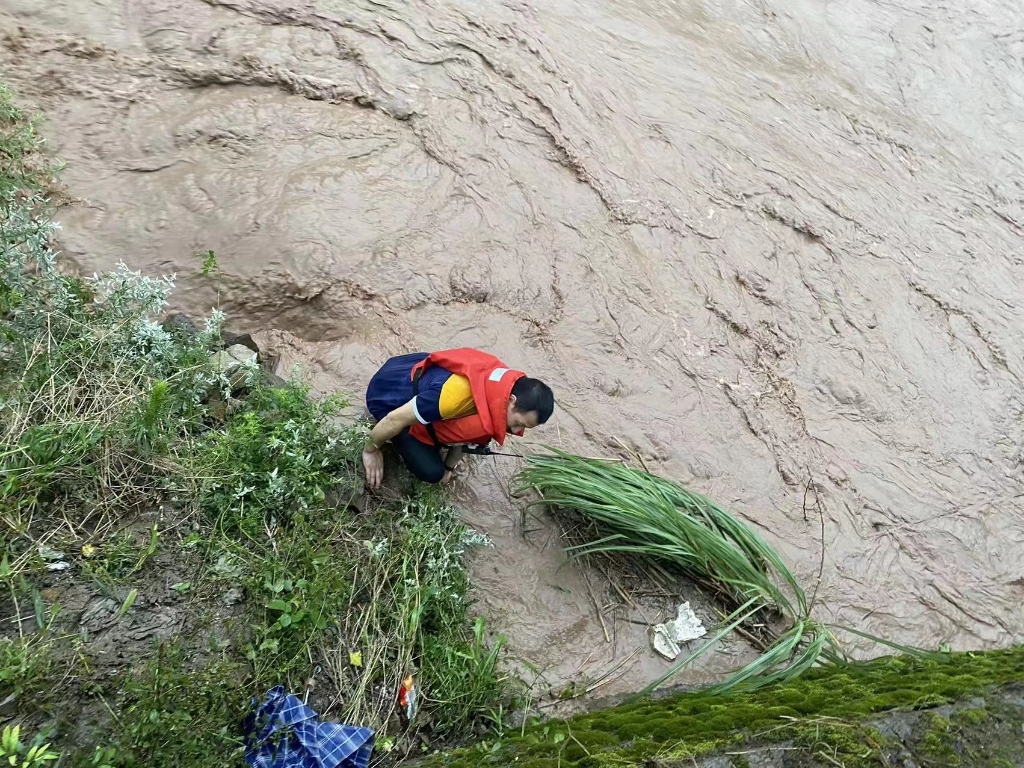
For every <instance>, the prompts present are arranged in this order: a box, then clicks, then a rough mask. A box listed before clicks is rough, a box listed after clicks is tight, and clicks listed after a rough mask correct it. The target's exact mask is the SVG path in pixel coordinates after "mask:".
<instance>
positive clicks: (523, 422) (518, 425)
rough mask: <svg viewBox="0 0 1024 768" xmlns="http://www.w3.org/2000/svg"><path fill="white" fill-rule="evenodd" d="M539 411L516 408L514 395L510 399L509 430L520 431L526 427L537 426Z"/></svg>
mask: <svg viewBox="0 0 1024 768" xmlns="http://www.w3.org/2000/svg"><path fill="white" fill-rule="evenodd" d="M537 421H538V418H537V412H536V411H527V412H526V413H523V412H522V411H517V410H516V396H515V395H512V397H510V398H509V399H508V431H509V432H519V431H521V430H525V429H533V428H534V427H536V426H537Z"/></svg>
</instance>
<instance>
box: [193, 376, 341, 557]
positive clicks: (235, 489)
mask: <svg viewBox="0 0 1024 768" xmlns="http://www.w3.org/2000/svg"><path fill="white" fill-rule="evenodd" d="M308 395H309V390H308V388H306V387H301V386H298V385H289V386H287V387H280V388H272V387H265V386H263V387H257V388H255V390H254V391H253V392H252V393H251V394H250V396H249V397H248V398H247V400H246V402H245V406H244V410H242V411H241V412H239V413H237V414H235V415H233V417H232V418H231V419H230V420H229V421H228V422H227V424H226V426H225V429H224V431H217V432H211V433H210V434H209V435H208V436H207V438H206V439H205V441H204V442H203V444H202V445H201V446H200V450H199V454H198V459H197V462H196V463H197V471H198V474H199V475H200V476H201V477H202V478H203V479H202V480H201V504H202V506H203V508H204V509H205V510H206V511H207V512H208V514H209V515H210V516H211V517H212V518H213V519H215V520H217V521H219V524H220V525H221V527H222V528H223V530H225V531H236V530H242V531H243V532H244V533H246V534H247V535H250V536H253V537H257V538H258V537H260V536H261V535H262V534H263V533H264V532H265V530H266V525H267V524H268V522H269V521H270V520H271V519H273V520H286V519H287V518H289V517H290V516H291V515H293V514H295V513H297V512H302V511H306V510H309V509H311V508H314V507H318V506H322V505H323V504H324V502H325V500H326V492H325V489H330V488H333V487H335V486H339V485H343V481H344V480H346V479H348V480H349V485H351V484H352V483H351V478H352V477H353V472H352V469H351V459H352V455H353V448H352V446H351V445H350V442H351V441H350V440H349V439H348V436H347V434H346V433H345V431H343V430H341V429H339V428H338V427H335V426H333V424H332V419H333V418H334V417H335V416H336V415H337V414H338V413H339V412H340V411H341V409H342V408H344V407H345V401H344V400H343V399H342V398H340V397H328V398H325V399H323V400H322V401H319V402H314V401H313V400H311V399H310V398H309V397H308Z"/></svg>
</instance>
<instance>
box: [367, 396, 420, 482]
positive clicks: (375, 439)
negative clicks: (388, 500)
mask: <svg viewBox="0 0 1024 768" xmlns="http://www.w3.org/2000/svg"><path fill="white" fill-rule="evenodd" d="M416 421H417V419H416V413H415V412H414V411H413V409H412V403H411V402H410V403H406V404H405V405H403V406H401V407H400V408H395V410H393V411H392V412H391V413H389V414H388V415H387V416H385V417H384V418H383V419H381V420H380V421H378V422H377V424H376V426H374V428H373V429H372V430H371V431H370V444H369V445H368V446H366V448H364V449H363V468H364V469H365V470H366V484H367V485H368V486H370V488H371V489H372V490H377V489H378V488H379V487H380V484H381V481H382V480H383V479H384V456H383V454H382V453H381V452H380V449H381V446H383V445H384V443H386V442H387V441H388V440H390V439H391V438H393V437H395V436H396V435H398V433H399V432H401V431H402V430H403V429H405V428H406V427H411V426H412V425H413V424H415V423H416Z"/></svg>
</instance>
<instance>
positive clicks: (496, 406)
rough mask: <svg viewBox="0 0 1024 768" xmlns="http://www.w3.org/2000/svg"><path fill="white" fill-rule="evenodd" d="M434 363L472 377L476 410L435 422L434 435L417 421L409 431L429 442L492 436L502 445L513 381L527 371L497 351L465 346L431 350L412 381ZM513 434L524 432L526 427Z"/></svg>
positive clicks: (484, 440)
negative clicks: (505, 360)
mask: <svg viewBox="0 0 1024 768" xmlns="http://www.w3.org/2000/svg"><path fill="white" fill-rule="evenodd" d="M431 365H439V366H441V367H442V368H444V369H445V370H446V371H449V372H451V373H454V374H457V375H459V376H465V377H466V378H467V379H469V390H470V392H471V393H472V394H473V402H474V403H475V404H476V413H474V414H473V415H471V416H462V417H461V418H458V419H444V420H442V421H436V422H434V423H433V424H431V425H430V427H431V428H432V429H433V435H431V429H429V428H428V427H427V426H426V425H424V424H420V423H419V422H417V423H416V424H413V425H412V427H410V428H409V434H410V435H412V436H413V437H415V438H416V439H417V440H419V441H420V442H422V443H427V444H428V445H434V444H436V443H441V444H442V445H461V444H463V443H468V444H471V445H487V444H488V443H489V442H490V441H491V440H497V441H498V445H502V444H503V443H504V442H505V435H506V433H507V431H508V399H509V397H511V395H512V385H513V384H515V383H516V382H517V381H518V380H519V379H521V378H522V377H523V376H525V375H526V374H525V373H523V372H522V371H514V370H511V369H510V368H508V367H507V366H506V365H505V364H504V363H503V362H501V360H499V359H498V358H496V357H494V355H489V354H487V353H486V352H481V351H479V350H477V349H470V348H468V347H463V348H461V349H448V350H445V351H443V352H431V353H430V354H429V355H427V357H426V358H425V359H424V360H422V361H420V362H419V363H417V364H416V365H415V366H413V369H412V380H413V382H416V381H418V380H419V377H420V376H421V375H422V374H423V372H424V371H425V370H426V369H427V368H429V367H430V366H431ZM514 434H516V435H519V436H522V434H523V430H520V431H518V432H515V433H514ZM435 436H436V439H435Z"/></svg>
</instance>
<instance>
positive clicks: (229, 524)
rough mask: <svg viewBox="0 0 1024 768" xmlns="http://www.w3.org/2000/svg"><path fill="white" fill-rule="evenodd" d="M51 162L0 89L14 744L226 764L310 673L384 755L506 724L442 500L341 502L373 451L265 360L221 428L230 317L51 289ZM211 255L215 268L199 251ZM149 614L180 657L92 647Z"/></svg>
mask: <svg viewBox="0 0 1024 768" xmlns="http://www.w3.org/2000/svg"><path fill="white" fill-rule="evenodd" d="M53 170H54V166H53V165H52V163H50V162H49V161H47V160H46V158H45V156H44V155H43V154H42V153H41V151H40V140H39V136H38V133H37V131H36V127H35V123H34V122H33V120H31V119H30V118H29V117H28V116H27V115H25V114H24V113H23V112H22V111H21V110H19V109H18V108H17V107H16V105H15V104H14V101H13V97H12V96H11V94H10V93H9V92H8V91H7V90H5V89H0V248H2V253H0V582H2V586H3V589H2V590H0V601H2V602H3V603H4V605H3V606H2V610H4V611H7V613H5V615H8V616H16V617H19V620H17V621H15V622H12V623H11V624H10V628H9V630H8V631H7V633H4V632H3V631H2V630H0V701H2V700H4V699H5V698H7V697H8V696H13V699H12V700H11V702H8V704H11V703H12V702H13V705H14V708H15V711H14V717H15V719H16V720H17V721H19V722H24V723H25V724H26V732H27V727H28V726H32V727H35V726H38V727H40V728H46V729H49V730H48V732H52V736H53V741H54V745H55V748H56V749H59V750H60V751H61V752H62V753H63V756H64V757H63V762H62V763H61V764H62V765H64V764H67V765H76V766H93V768H102V766H110V767H111V768H128V767H129V766H132V767H134V766H150V765H176V766H183V767H185V766H187V767H189V768H191V767H192V766H195V767H200V766H211V768H212V767H213V766H217V767H218V768H219V767H220V766H223V765H226V764H231V763H232V761H235V762H237V755H238V750H239V748H240V744H241V736H242V734H241V715H242V714H243V712H244V711H245V708H246V707H247V706H248V705H249V702H250V699H251V698H253V697H257V698H259V697H262V696H263V694H264V693H265V692H266V691H267V690H268V689H269V688H270V687H272V686H274V685H277V684H282V685H284V686H286V688H287V689H288V690H290V691H292V692H295V693H297V694H299V695H302V694H303V692H304V689H305V686H306V681H307V680H308V679H310V678H311V677H314V673H316V674H315V681H314V683H313V686H312V694H313V696H312V698H311V703H314V702H320V704H319V706H321V707H322V708H326V714H327V715H328V716H329V717H330V719H332V720H336V721H342V722H351V723H358V724H360V725H369V726H371V727H373V728H374V729H375V730H376V731H377V732H378V737H379V738H380V739H381V740H382V744H388V745H394V744H398V745H399V746H401V742H402V741H403V739H404V743H405V745H406V746H408V745H411V744H418V739H417V734H418V733H420V732H422V733H424V734H425V735H426V736H428V738H429V739H430V740H431V741H434V742H437V741H444V740H450V741H451V740H459V739H462V738H465V737H466V736H467V735H469V734H472V733H475V732H476V730H477V729H478V728H479V727H489V728H496V729H500V728H501V725H502V719H503V717H504V712H505V710H506V708H507V707H508V706H509V704H510V702H511V700H512V696H513V694H514V691H515V681H512V680H509V679H507V678H506V677H505V676H503V675H502V674H501V672H500V671H499V664H498V657H499V655H500V649H501V643H502V641H501V640H500V639H499V640H498V641H497V642H495V643H494V644H490V643H488V642H486V641H485V631H484V625H483V623H482V621H480V620H478V619H475V617H474V616H473V615H472V612H471V606H470V605H469V602H468V600H467V598H466V594H467V590H468V586H469V584H468V579H467V576H466V572H465V569H464V567H463V564H462V559H463V554H464V552H465V550H466V548H467V547H469V546H473V545H475V544H477V543H480V541H479V538H478V537H476V536H475V535H474V534H473V533H472V532H471V531H468V530H467V529H466V528H465V527H464V526H463V525H462V524H461V521H460V519H459V515H458V512H457V511H456V510H455V509H454V508H453V507H452V505H451V504H450V503H449V501H448V499H447V497H446V496H444V495H443V494H441V493H438V492H437V491H436V490H433V489H423V488H410V492H408V493H405V494H403V495H402V496H401V497H397V498H396V497H393V496H392V497H383V496H381V497H377V498H376V499H375V500H369V501H368V502H367V503H366V504H365V505H363V509H362V511H361V512H360V511H358V510H356V509H355V508H353V507H352V506H351V505H350V502H352V501H353V500H354V499H355V498H356V497H359V496H360V495H361V494H362V486H361V481H360V480H359V479H358V477H357V475H356V472H355V468H354V467H355V460H356V459H357V457H358V454H359V451H360V447H361V445H362V443H363V437H364V436H363V433H362V429H361V428H360V427H358V426H339V423H338V415H339V411H340V409H341V408H342V407H343V406H344V402H343V400H342V399H340V398H337V397H329V398H324V399H319V400H318V399H314V398H312V397H311V395H310V392H309V391H308V389H307V388H305V387H303V386H301V385H300V384H290V385H288V386H285V387H272V386H270V385H269V384H268V383H267V381H266V379H265V377H264V376H263V375H262V374H261V373H260V372H259V371H258V370H255V369H254V370H252V371H250V374H249V375H248V378H247V385H246V392H245V393H244V396H243V397H242V402H241V404H235V405H234V407H233V408H232V410H231V413H230V414H223V413H218V412H217V411H216V410H215V409H214V408H213V407H212V406H211V401H214V400H218V399H219V400H220V401H222V402H226V401H227V400H228V396H229V395H230V394H231V393H230V392H229V391H228V389H229V383H228V382H227V381H226V379H225V378H224V377H223V376H222V375H220V374H219V373H218V372H217V371H216V370H215V369H214V368H213V366H212V365H211V363H210V362H209V357H210V354H211V353H212V352H213V351H215V350H216V349H218V348H219V344H220V334H221V328H222V326H223V323H224V317H223V315H222V314H221V313H219V312H216V311H215V312H213V313H211V315H210V317H208V318H206V320H205V321H204V322H202V323H201V324H200V326H201V327H200V329H199V331H198V333H197V334H195V335H189V334H187V333H183V332H180V331H168V330H165V329H163V328H162V327H161V326H160V325H159V324H158V322H157V320H158V319H159V317H160V314H161V312H162V311H163V308H164V306H165V305H166V302H167V300H168V297H169V295H170V292H171V290H172V288H173V283H172V282H171V281H170V280H167V279H163V278H158V279H154V278H150V277H146V276H144V275H140V274H137V273H133V272H131V271H130V270H129V269H128V268H127V267H124V266H121V267H119V268H118V269H117V270H116V271H114V272H112V273H108V274H102V275H98V276H96V277H94V278H86V279H80V278H77V277H74V276H68V275H65V274H63V273H62V271H61V269H60V268H59V259H58V257H57V254H55V253H54V252H53V251H52V250H51V248H50V239H51V235H52V232H53V227H52V225H51V224H50V218H51V216H52V214H53V212H54V210H55V205H56V202H55V199H56V197H55V195H56V193H55V192H54V189H55V182H54V180H53V178H52V175H51V174H52V172H53ZM200 261H201V263H199V264H197V269H199V270H201V271H202V272H203V274H208V275H210V276H211V277H217V272H218V271H217V269H216V261H215V256H214V254H213V253H212V252H210V253H207V254H203V255H201V257H200ZM236 394H237V393H236ZM43 553H49V554H48V555H46V556H45V557H44V554H43ZM57 553H59V554H57ZM47 557H49V558H50V559H49V560H48V559H47ZM57 561H59V562H58V564H59V565H61V567H64V568H65V570H63V571H60V572H59V573H60V575H58V576H53V575H51V573H50V571H48V570H47V567H48V565H49V564H51V563H53V562H57ZM170 573H174V574H175V576H174V580H175V583H174V584H171V583H170V579H169V576H168V574H170ZM54 583H56V584H58V585H59V587H58V588H57V589H56V590H54V591H56V592H58V593H59V592H61V590H64V589H65V588H70V591H69V594H72V595H74V594H80V593H82V592H83V591H84V593H85V596H86V598H87V599H88V601H89V604H95V603H100V604H102V600H101V599H100V598H104V597H105V598H107V599H108V600H109V601H110V604H112V605H113V606H114V608H113V609H111V610H110V611H109V612H108V613H107V614H105V615H104V616H103V617H102V619H101V620H100V621H99V622H98V623H97V624H96V626H95V627H94V629H93V630H92V632H94V633H95V634H87V633H85V631H84V630H83V628H82V627H80V626H78V624H77V623H76V617H75V616H69V615H67V614H66V613H65V612H61V611H59V610H58V609H57V607H56V606H55V605H54V604H53V602H52V600H53V597H52V594H51V592H50V590H49V589H48V586H49V585H51V584H54ZM228 593H234V594H235V595H236V597H235V598H234V602H233V604H234V605H235V606H236V607H235V608H233V609H232V610H230V611H226V610H225V602H224V595H226V594H228ZM5 596H6V597H5ZM161 605H162V606H163V607H169V609H171V610H174V611H177V613H175V615H176V616H179V617H180V625H176V626H178V627H179V631H178V636H177V637H176V638H175V639H174V641H173V642H169V641H167V640H166V639H165V640H164V641H153V642H151V643H150V642H145V641H142V642H139V643H136V644H134V645H132V644H131V643H127V645H126V647H127V648H128V650H127V651H125V654H126V655H125V656H124V657H123V658H118V657H117V656H116V655H113V654H111V652H110V650H109V644H108V646H103V645H102V642H103V641H102V638H103V637H104V636H106V637H108V638H110V637H112V636H114V637H116V639H118V640H122V639H124V637H125V636H126V635H128V634H130V632H129V630H132V629H136V628H138V627H139V625H143V626H144V625H145V624H146V623H147V621H148V620H149V616H150V612H152V611H153V610H154V606H156V608H157V610H159V609H160V607H161ZM10 632H15V633H18V634H17V635H16V636H14V635H12V636H7V635H9V634H10ZM104 633H106V635H104ZM140 636H145V632H142V633H141V634H140ZM97 638H100V640H99V643H100V644H99V645H96V643H97ZM114 645H115V647H117V643H114ZM119 652H120V651H119ZM410 674H411V675H413V676H414V677H415V680H416V683H417V688H418V690H419V694H420V696H419V700H420V709H419V711H418V713H417V715H416V716H415V718H414V719H413V721H412V723H411V724H409V725H408V726H406V725H404V724H402V723H401V722H400V721H399V720H398V719H397V718H396V717H394V713H395V701H396V698H397V693H398V684H399V682H400V681H401V680H402V679H403V678H404V677H405V676H406V675H410Z"/></svg>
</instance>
